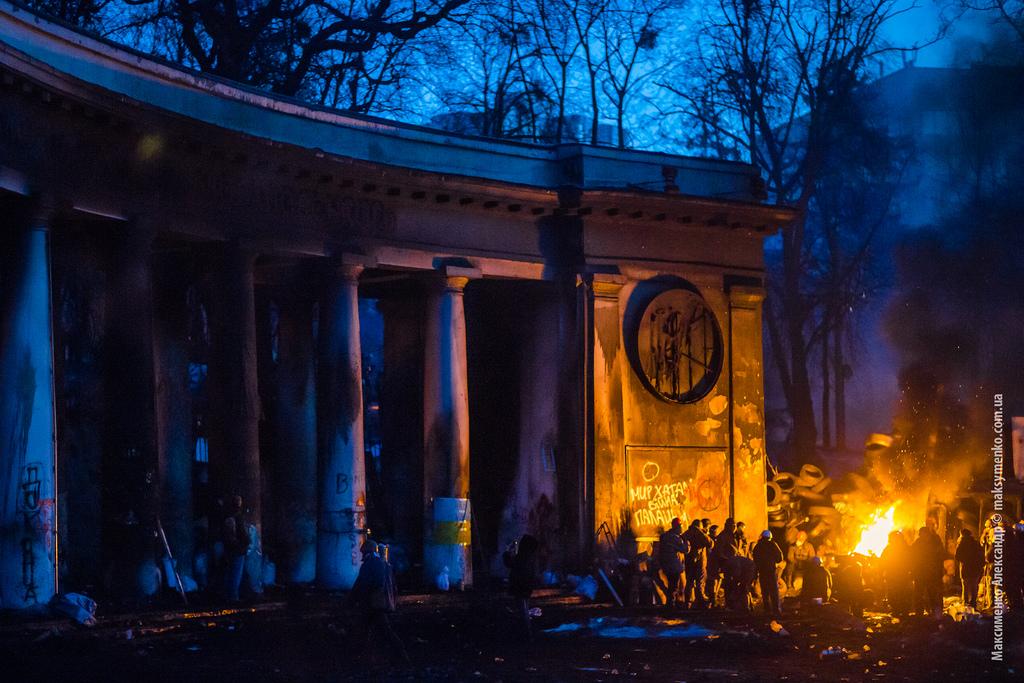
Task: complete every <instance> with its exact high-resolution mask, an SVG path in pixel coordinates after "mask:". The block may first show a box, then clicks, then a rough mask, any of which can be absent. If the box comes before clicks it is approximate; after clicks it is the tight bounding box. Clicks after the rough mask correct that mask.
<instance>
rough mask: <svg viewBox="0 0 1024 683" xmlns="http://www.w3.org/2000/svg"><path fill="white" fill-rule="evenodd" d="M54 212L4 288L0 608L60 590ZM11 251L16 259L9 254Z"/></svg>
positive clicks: (44, 216)
mask: <svg viewBox="0 0 1024 683" xmlns="http://www.w3.org/2000/svg"><path fill="white" fill-rule="evenodd" d="M50 215H51V214H50V213H49V212H39V213H36V214H35V215H34V216H32V218H31V221H30V222H29V225H28V226H27V227H28V229H27V230H24V231H22V232H21V233H20V234H18V235H17V236H16V237H15V240H14V241H16V246H15V248H14V249H12V250H11V251H10V252H8V254H9V258H8V259H6V260H7V263H4V264H3V271H0V273H2V276H3V279H2V280H0V284H2V285H3V287H2V290H3V291H0V301H2V304H3V307H2V309H0V313H2V319H0V331H2V332H3V337H2V338H0V453H2V458H3V459H2V461H0V486H2V491H3V494H2V500H3V507H2V508H0V609H4V610H8V609H17V610H39V611H43V610H45V609H46V604H47V602H48V601H49V600H50V598H51V597H53V594H54V593H55V592H56V565H57V547H56V543H55V542H54V541H55V538H56V523H57V520H56V517H55V514H54V513H55V505H54V502H55V498H56V487H55V478H54V473H55V457H54V456H55V452H54V409H53V336H52V328H51V322H50V266H49V255H48V253H47V231H48V229H49V225H50V220H49V219H50ZM12 257H13V258H12Z"/></svg>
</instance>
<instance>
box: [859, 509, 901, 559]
mask: <svg viewBox="0 0 1024 683" xmlns="http://www.w3.org/2000/svg"><path fill="white" fill-rule="evenodd" d="M895 517H896V506H895V505H892V506H891V507H890V508H889V509H888V510H886V511H885V512H882V511H881V510H880V509H879V510H877V511H875V514H873V515H871V521H870V522H868V523H867V524H866V525H865V526H864V527H863V528H862V529H861V531H860V540H859V541H858V542H857V547H856V548H854V549H853V552H854V554H856V555H874V556H875V557H878V556H879V555H881V554H882V551H883V550H885V546H886V545H887V544H888V543H889V532H891V531H894V530H895V529H896V521H895Z"/></svg>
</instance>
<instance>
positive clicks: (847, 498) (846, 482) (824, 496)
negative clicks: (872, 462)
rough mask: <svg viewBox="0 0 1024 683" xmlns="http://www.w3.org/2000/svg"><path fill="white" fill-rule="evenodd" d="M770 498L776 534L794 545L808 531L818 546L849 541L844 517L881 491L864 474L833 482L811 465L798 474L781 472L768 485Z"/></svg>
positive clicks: (873, 498)
mask: <svg viewBox="0 0 1024 683" xmlns="http://www.w3.org/2000/svg"><path fill="white" fill-rule="evenodd" d="M767 496H768V526H769V528H771V530H772V533H773V534H774V535H775V536H776V537H777V538H784V539H785V541H786V543H787V544H792V543H793V542H795V541H796V537H797V533H798V532H800V531H805V532H807V536H808V537H809V538H810V539H811V541H812V542H813V543H814V544H815V546H817V545H819V544H820V543H823V542H826V541H828V542H831V543H832V544H834V545H835V544H840V543H841V542H842V541H844V540H845V541H847V542H848V540H849V539H845V535H846V532H847V531H848V529H847V528H846V527H844V524H843V519H844V514H845V513H847V512H852V511H853V508H854V507H855V506H856V505H857V504H858V503H859V502H861V501H864V502H866V501H873V500H875V498H876V496H877V491H876V488H875V486H874V485H873V484H872V483H871V482H870V481H869V480H868V479H867V478H866V477H864V476H862V475H860V474H856V473H853V472H851V473H848V474H845V475H843V477H841V478H840V479H838V480H835V481H833V480H832V479H831V478H830V477H828V476H827V475H826V474H825V472H824V471H822V469H821V468H820V467H817V466H816V465H810V464H808V465H804V466H803V467H801V468H800V472H799V473H798V474H793V473H792V472H778V473H777V474H776V475H775V476H774V477H772V480H771V481H769V482H768V484H767ZM850 526H852V525H851V524H847V527H850ZM849 531H853V529H849Z"/></svg>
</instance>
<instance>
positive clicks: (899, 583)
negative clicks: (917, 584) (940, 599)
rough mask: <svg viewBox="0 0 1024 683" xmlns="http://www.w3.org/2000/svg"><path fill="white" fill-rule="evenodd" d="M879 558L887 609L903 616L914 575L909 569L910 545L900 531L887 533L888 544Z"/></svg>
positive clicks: (908, 603)
mask: <svg viewBox="0 0 1024 683" xmlns="http://www.w3.org/2000/svg"><path fill="white" fill-rule="evenodd" d="M879 559H880V560H881V563H882V567H881V568H882V578H883V580H884V582H885V594H886V597H887V598H888V600H889V609H891V610H892V613H893V614H895V615H896V616H903V615H905V614H907V613H908V612H909V611H910V607H911V598H912V596H913V592H914V576H913V572H912V571H911V569H912V564H911V558H910V545H909V544H907V539H906V537H905V536H904V535H903V533H902V532H900V531H892V532H890V533H889V544H888V545H886V546H885V550H883V551H882V556H881V558H879Z"/></svg>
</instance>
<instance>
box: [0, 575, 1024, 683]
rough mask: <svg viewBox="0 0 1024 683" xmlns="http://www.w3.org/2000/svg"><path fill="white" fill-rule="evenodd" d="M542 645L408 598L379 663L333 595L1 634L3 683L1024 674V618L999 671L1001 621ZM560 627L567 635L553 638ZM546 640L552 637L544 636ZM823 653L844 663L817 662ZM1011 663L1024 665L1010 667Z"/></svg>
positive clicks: (661, 627)
mask: <svg viewBox="0 0 1024 683" xmlns="http://www.w3.org/2000/svg"><path fill="white" fill-rule="evenodd" d="M537 604H538V606H539V607H540V608H541V609H542V611H543V614H542V616H541V617H539V618H538V619H536V620H535V626H536V628H537V632H538V633H537V636H536V638H535V639H534V641H533V642H532V643H526V642H522V640H521V639H520V638H517V637H516V636H515V622H514V620H513V617H512V614H511V613H510V612H509V610H508V609H507V603H506V600H505V598H504V597H503V596H501V595H500V594H490V593H480V592H477V593H472V594H469V593H467V594H460V595H445V596H404V597H403V599H402V604H401V606H400V611H399V613H398V614H397V615H396V616H395V618H394V624H395V628H396V631H397V632H398V633H399V634H400V636H401V638H402V639H403V641H404V642H405V645H406V647H407V649H408V651H409V656H410V659H411V665H410V666H406V665H403V664H401V663H398V662H395V663H391V664H388V663H385V662H384V661H383V654H384V653H382V652H381V653H378V657H377V660H378V661H376V662H370V661H368V660H369V657H368V656H367V653H365V652H364V651H363V647H362V639H361V638H360V637H359V630H358V626H357V621H356V620H355V619H354V617H353V615H351V614H349V613H347V612H346V611H345V609H344V607H343V602H342V601H341V600H340V599H339V598H337V597H331V596H325V595H318V594H313V595H306V596H302V597H301V598H299V599H296V600H292V601H291V602H288V601H277V602H274V601H268V602H265V603H261V604H259V605H255V606H252V607H248V608H245V609H242V610H236V611H220V610H216V609H210V610H205V611H204V610H198V609H197V610H193V611H191V612H187V613H182V612H170V613H165V612H152V613H143V614H134V615H122V616H114V617H105V618H102V619H101V621H100V624H99V625H98V626H97V627H95V628H93V629H88V630H86V629H80V628H75V627H71V626H69V625H67V624H66V623H64V622H49V623H35V624H31V625H26V624H19V623H11V622H7V623H6V624H3V625H0V661H2V662H3V668H2V669H0V672H2V673H0V676H2V678H3V680H9V681H18V682H19V683H20V682H21V681H34V680H49V681H55V680H57V681H64V680H67V681H112V680H138V681H142V680H158V681H163V680H166V681H171V680H173V681H221V682H223V683H227V682H228V681H252V680H261V681H295V680H308V681H321V680H322V681H335V680H339V681H340V680H364V681H372V680H409V681H421V680H452V681H475V680H495V681H498V680H501V681H602V680H603V681H624V680H633V679H636V680H650V681H689V682H694V681H723V680H724V681H774V680H778V681H807V680H816V681H861V680H868V681H929V682H930V681H941V680H961V679H962V680H984V681H996V680H1015V679H1024V676H1022V675H1021V673H1020V672H1024V666H1022V665H1024V638H1021V634H1024V617H1021V616H1016V615H1014V618H1012V619H1009V620H1008V621H1007V622H1006V630H1007V638H1006V643H1007V648H1008V650H1007V653H1006V655H1007V659H1008V660H1011V661H1008V662H1007V663H1003V664H999V663H993V662H991V661H990V657H989V649H990V646H991V642H992V624H991V620H990V619H989V620H984V621H982V622H980V623H973V624H967V623H960V624H956V623H953V622H952V621H951V620H946V621H943V622H941V623H935V622H933V621H931V620H928V619H923V618H922V619H917V618H913V617H911V618H908V619H904V620H902V621H900V622H898V623H894V622H893V620H892V618H891V617H890V616H889V615H885V614H874V613H869V614H868V615H866V617H865V619H864V620H857V619H853V618H851V617H849V616H847V615H844V614H842V613H841V612H839V611H838V610H834V609H832V608H829V607H825V608H818V609H817V610H816V611H815V612H814V613H813V614H799V613H797V612H796V611H795V610H792V611H791V613H790V614H788V615H787V617H786V618H784V619H782V620H781V626H783V627H784V629H785V631H786V632H788V635H785V634H777V633H775V632H774V631H773V629H772V627H771V624H770V621H769V620H767V619H764V618H762V617H760V616H757V615H731V614H727V613H724V612H720V611H716V612H710V613H701V612H688V613H668V612H665V611H664V610H662V609H658V610H656V609H653V608H651V609H620V608H613V607H609V606H607V605H586V604H581V603H579V602H578V600H576V599H574V598H568V599H567V598H562V597H557V596H556V595H552V594H548V595H547V596H546V597H542V598H541V599H539V600H538V601H537ZM550 629H559V630H558V632H550V631H548V630H550ZM545 631H548V632H545ZM829 647H836V648H839V647H841V648H845V650H846V652H844V653H840V654H835V655H826V656H824V657H823V656H822V651H823V650H825V649H826V648H829ZM1014 664H1016V667H1017V668H1016V669H1014Z"/></svg>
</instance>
